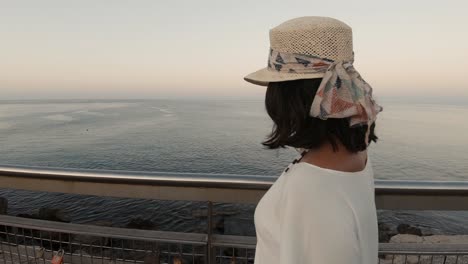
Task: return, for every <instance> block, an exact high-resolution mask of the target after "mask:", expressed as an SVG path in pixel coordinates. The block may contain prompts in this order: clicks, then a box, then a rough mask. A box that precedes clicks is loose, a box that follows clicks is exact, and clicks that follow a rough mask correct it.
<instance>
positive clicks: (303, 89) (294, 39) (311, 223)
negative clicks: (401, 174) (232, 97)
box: [245, 17, 382, 264]
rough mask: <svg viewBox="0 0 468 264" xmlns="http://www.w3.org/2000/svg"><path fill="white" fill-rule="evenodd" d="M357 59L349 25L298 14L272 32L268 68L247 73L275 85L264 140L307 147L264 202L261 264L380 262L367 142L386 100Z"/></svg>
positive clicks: (259, 226)
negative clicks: (379, 99) (377, 97)
mask: <svg viewBox="0 0 468 264" xmlns="http://www.w3.org/2000/svg"><path fill="white" fill-rule="evenodd" d="M353 60H354V53H353V47H352V32H351V28H350V27H349V26H347V25H346V24H344V23H343V22H341V21H339V20H336V19H332V18H326V17H301V18H296V19H292V20H289V21H286V22H284V23H282V24H280V25H279V26H277V27H275V28H273V29H272V30H270V52H269V59H268V66H267V67H266V68H264V69H261V70H259V71H256V72H254V73H252V74H250V75H248V76H246V77H245V80H247V81H249V82H251V83H254V84H258V85H264V86H268V88H267V91H266V98H265V106H266V110H267V112H268V114H269V116H270V117H271V119H272V120H273V122H274V129H273V131H272V133H271V135H270V136H269V138H268V139H267V140H266V141H265V142H263V144H264V145H265V146H267V147H268V148H270V149H276V148H279V147H282V148H284V147H286V146H290V147H294V148H295V149H296V150H298V151H300V152H301V154H300V155H299V156H298V158H297V159H295V160H294V161H293V162H292V163H291V164H289V166H288V167H287V168H286V169H285V171H284V172H283V173H282V174H281V175H280V177H279V178H278V179H277V180H276V182H275V183H274V184H273V185H272V186H271V188H270V189H269V190H268V192H267V193H266V194H265V195H264V196H263V197H262V199H261V200H260V202H259V203H258V205H257V208H256V210H255V216H254V220H255V227H256V233H257V248H256V253H255V262H254V263H255V264H274V263H280V264H289V263H294V264H299V263H301V264H302V263H313V264H335V263H336V264H338V263H340V264H342V263H346V264H354V263H355V264H358V263H359V264H363V263H364V264H375V263H377V262H378V228H377V215H376V209H375V202H374V178H373V171H372V167H371V164H370V160H369V159H368V156H367V148H368V145H369V144H370V142H372V141H374V142H376V140H377V137H376V135H375V134H374V128H375V120H376V116H377V113H379V112H380V111H382V108H381V107H380V106H379V105H377V104H376V103H375V101H374V100H373V99H372V88H371V87H370V85H369V84H367V83H366V82H365V81H364V80H363V79H362V78H361V77H360V75H359V73H358V72H357V71H356V70H355V69H354V68H353V66H352V64H353Z"/></svg>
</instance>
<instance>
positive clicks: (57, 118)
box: [42, 114, 74, 122]
mask: <svg viewBox="0 0 468 264" xmlns="http://www.w3.org/2000/svg"><path fill="white" fill-rule="evenodd" d="M42 118H45V119H49V120H54V121H64V122H70V121H73V119H74V118H73V117H71V116H67V115H63V114H57V115H48V116H43V117H42Z"/></svg>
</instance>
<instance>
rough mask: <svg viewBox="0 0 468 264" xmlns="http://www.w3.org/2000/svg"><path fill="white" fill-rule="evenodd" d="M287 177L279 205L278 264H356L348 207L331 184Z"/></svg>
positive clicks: (356, 242) (352, 222)
mask: <svg viewBox="0 0 468 264" xmlns="http://www.w3.org/2000/svg"><path fill="white" fill-rule="evenodd" d="M289 176H294V177H290V178H289V179H288V182H287V183H286V187H285V190H284V191H283V193H282V196H281V200H280V204H279V206H280V208H279V212H280V246H279V247H280V252H279V258H280V259H279V263H280V264H299V263H301V264H305V263H311V264H338V263H339V264H342V263H347V264H360V263H361V256H360V249H359V248H360V246H359V240H358V237H357V236H358V235H357V231H356V230H355V228H356V225H355V220H354V216H353V213H352V209H351V208H350V207H349V206H348V205H347V203H346V201H345V200H344V199H343V198H342V197H341V196H340V195H339V192H338V191H334V190H336V188H333V183H327V182H326V180H325V181H323V180H322V181H321V182H319V181H315V182H313V181H311V180H310V178H311V175H304V176H308V177H302V176H301V175H289ZM296 176H298V177H296ZM312 177H313V176H312ZM319 185H320V186H319Z"/></svg>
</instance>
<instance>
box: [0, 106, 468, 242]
mask: <svg viewBox="0 0 468 264" xmlns="http://www.w3.org/2000/svg"><path fill="white" fill-rule="evenodd" d="M380 103H381V104H382V105H383V107H384V111H383V112H382V113H381V114H380V115H379V119H378V121H377V129H376V133H377V135H378V136H379V138H380V140H379V142H378V143H377V144H372V145H371V148H370V158H371V159H372V163H373V166H374V172H375V177H376V178H377V179H411V180H419V179H421V180H422V179H424V180H468V135H467V133H468V132H467V131H468V105H467V104H463V103H457V104H450V103H444V104H441V103H439V104H431V103H424V104H422V103H419V104H409V103H399V102H396V101H395V100H393V101H392V100H388V101H384V100H383V101H380ZM271 127H272V122H271V120H270V119H269V117H268V115H267V114H266V112H265V110H264V105H263V101H241V100H224V101H215V100H207V101H197V100H152V101H28V102H26V101H0V148H1V149H0V154H1V158H0V164H4V165H28V166H50V167H64V168H87V169H112V170H141V171H170V172H201V173H232V174H257V175H279V174H280V173H281V172H282V170H283V169H284V168H285V166H286V165H287V164H288V163H289V162H291V160H292V159H293V158H294V157H295V156H296V155H297V152H296V151H295V150H294V149H282V150H266V149H264V147H263V146H262V145H261V144H260V142H261V141H262V140H264V139H265V137H266V135H267V134H268V133H269V132H270V131H271ZM0 195H1V196H4V197H7V198H8V199H9V203H10V205H9V213H10V214H18V213H30V212H32V211H34V210H36V209H37V208H39V207H41V206H48V207H57V208H63V209H64V210H65V211H67V213H69V214H70V215H71V216H72V219H73V221H76V222H86V221H89V220H97V219H112V220H113V221H114V222H116V223H118V224H123V223H124V222H125V221H128V219H129V218H131V217H136V216H140V217H143V218H144V217H148V218H151V219H153V220H155V222H157V223H158V224H160V225H161V229H179V230H188V228H189V224H190V223H191V222H190V221H192V220H190V216H191V214H193V212H192V210H195V209H193V208H194V205H193V204H192V205H187V204H186V203H181V202H163V203H161V202H155V201H144V200H133V199H114V198H102V197H92V196H87V197H77V196H75V195H64V194H44V193H36V192H29V191H13V190H0ZM90 208H92V209H90ZM197 208H198V207H197ZM220 208H222V210H228V209H233V208H231V207H229V206H227V205H226V206H221V207H220ZM235 209H236V210H238V211H239V217H240V218H239V219H241V218H242V219H247V220H248V219H249V217H250V220H251V217H252V215H251V213H252V209H253V208H247V209H245V208H243V209H241V208H240V207H236V208H235ZM244 209H245V210H244ZM174 211H178V212H177V213H176V212H174ZM181 212H185V215H184V213H181ZM428 215H429V217H428ZM168 216H170V217H168ZM379 217H380V221H382V222H387V223H389V224H392V225H396V224H398V223H403V222H404V223H411V224H415V225H418V226H420V227H422V228H423V229H425V230H430V232H434V233H438V232H445V233H450V232H457V233H460V232H463V233H467V234H468V224H467V223H468V214H467V213H450V214H447V213H443V212H428V213H425V214H422V213H420V212H409V211H404V212H387V211H382V212H379ZM174 219H176V220H175V221H174ZM191 224H193V223H191ZM428 232H429V231H428Z"/></svg>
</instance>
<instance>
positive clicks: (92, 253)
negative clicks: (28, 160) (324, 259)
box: [0, 167, 468, 264]
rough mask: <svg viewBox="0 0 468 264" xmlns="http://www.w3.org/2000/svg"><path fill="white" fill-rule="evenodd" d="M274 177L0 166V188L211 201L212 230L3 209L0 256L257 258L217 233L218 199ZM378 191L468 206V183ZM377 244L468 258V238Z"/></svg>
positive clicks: (379, 187)
mask: <svg viewBox="0 0 468 264" xmlns="http://www.w3.org/2000/svg"><path fill="white" fill-rule="evenodd" d="M275 180H276V177H271V176H256V175H230V174H200V173H166V172H164V173H163V172H131V171H103V170H100V171H99V170H72V169H57V168H47V169H44V168H34V167H0V188H11V189H24V190H33V191H46V192H61V193H73V194H84V195H99V196H112V197H129V198H146V199H161V200H187V201H206V202H208V205H209V206H208V221H207V222H208V229H207V230H208V231H207V233H179V232H166V231H164V232H163V231H147V230H145V231H142V230H133V229H123V228H113V227H95V226H88V225H81V224H71V223H57V222H51V221H43V220H34V219H23V218H18V217H12V216H0V242H1V243H0V245H1V251H2V255H0V262H2V261H3V262H5V263H38V262H43V263H44V262H47V261H50V260H51V258H52V256H53V254H56V251H57V250H60V249H62V250H64V261H65V262H66V263H95V262H97V263H128V262H133V263H253V258H254V255H255V245H256V238H255V237H245V236H230V235H220V234H213V233H212V232H211V230H212V220H211V215H212V203H214V202H222V203H246V204H255V203H257V202H258V201H259V200H260V198H261V197H262V196H263V194H264V193H265V192H266V191H267V190H268V188H269V187H270V186H271V185H272V184H273V183H274V181H275ZM375 194H376V205H377V208H378V209H415V210H427V209H430V210H468V182H462V181H459V182H454V181H451V182H448V181H424V182H421V181H389V180H376V181H375ZM90 241H91V242H90ZM85 242H86V243H85ZM379 248H380V249H379V252H380V257H381V258H379V263H384V264H386V263H468V244H464V245H463V244H462V245H455V244H451V245H445V244H439V245H428V244H407V243H398V244H392V243H381V244H380V245H379ZM178 261H180V262H178Z"/></svg>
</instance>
